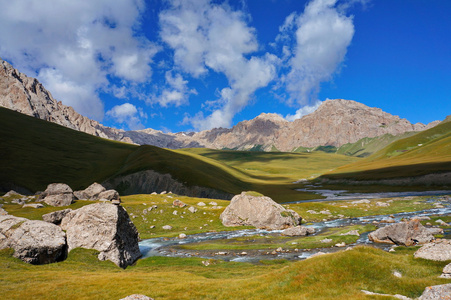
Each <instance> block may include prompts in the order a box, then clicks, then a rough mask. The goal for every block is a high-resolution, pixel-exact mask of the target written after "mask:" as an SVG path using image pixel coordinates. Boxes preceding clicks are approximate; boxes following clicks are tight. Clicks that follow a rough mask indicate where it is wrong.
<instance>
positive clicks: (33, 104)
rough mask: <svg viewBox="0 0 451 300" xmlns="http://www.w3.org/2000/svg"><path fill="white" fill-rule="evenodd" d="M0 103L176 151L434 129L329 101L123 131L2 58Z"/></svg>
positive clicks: (331, 141)
mask: <svg viewBox="0 0 451 300" xmlns="http://www.w3.org/2000/svg"><path fill="white" fill-rule="evenodd" d="M0 105H1V106H3V107H6V108H9V109H12V110H16V111H19V112H21V113H24V114H27V115H30V116H34V117H37V118H40V119H43V120H47V121H50V122H53V123H57V124H60V125H62V126H66V127H69V128H72V129H75V130H79V131H82V132H86V133H88V134H92V135H95V136H99V137H103V138H108V139H112V140H117V141H123V142H128V143H135V144H140V145H145V144H147V145H154V146H157V147H163V148H170V149H178V148H192V147H207V148H213V149H224V148H228V149H237V150H249V149H252V148H255V147H258V148H259V149H260V150H265V151H270V150H272V149H274V148H276V149H278V150H280V151H293V150H294V149H296V148H298V147H301V146H302V147H316V146H326V145H330V146H336V147H338V146H341V145H343V144H346V143H354V142H356V141H358V140H359V139H361V138H364V137H375V136H379V135H383V134H386V133H389V134H392V135H398V134H402V133H404V132H406V131H421V130H425V129H428V128H431V127H433V126H435V125H437V124H438V123H439V122H438V121H436V122H432V123H430V124H428V125H424V124H421V123H417V124H411V123H410V122H409V121H407V120H406V119H401V118H399V117H398V116H393V115H391V114H389V113H386V112H383V111H382V110H381V109H379V108H371V107H368V106H366V105H364V104H361V103H358V102H355V101H351V100H343V99H336V100H327V101H324V102H323V103H322V105H321V106H320V107H319V108H318V109H317V110H316V111H315V112H313V113H311V114H309V115H306V116H304V117H302V118H301V119H298V120H295V121H294V122H288V121H286V120H285V119H283V118H282V117H280V116H279V115H277V114H265V113H264V114H261V115H260V116H258V117H256V118H254V119H252V120H249V121H242V122H240V123H238V124H237V125H235V126H234V127H232V128H230V129H227V128H215V129H211V130H206V131H201V132H197V133H175V134H172V133H163V132H162V131H158V130H154V129H144V130H138V131H123V130H118V129H114V128H109V127H106V126H103V125H102V124H100V123H99V122H97V121H94V120H91V119H89V118H87V117H84V116H82V115H80V114H78V113H77V112H76V111H75V110H74V109H73V108H72V107H69V106H65V105H63V104H62V103H61V102H58V101H56V100H55V99H54V98H53V97H52V95H51V94H50V92H48V91H47V90H46V89H45V88H44V87H43V86H42V84H41V83H39V81H38V80H37V79H35V78H31V77H27V76H26V75H25V74H22V73H20V72H19V71H17V70H16V69H14V68H13V67H12V66H11V65H10V64H9V63H7V62H6V61H3V60H1V59H0Z"/></svg>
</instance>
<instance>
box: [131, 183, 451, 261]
mask: <svg viewBox="0 0 451 300" xmlns="http://www.w3.org/2000/svg"><path fill="white" fill-rule="evenodd" d="M448 194H450V193H449V192H448ZM409 196H410V195H409ZM416 196H418V193H417V194H416ZM384 197H385V196H384ZM365 198H371V197H365ZM379 198H382V197H379ZM349 199H360V198H347V200H349ZM335 200H338V199H336V198H335ZM340 200H341V199H340ZM435 200H436V199H431V201H435ZM442 204H443V206H445V207H444V208H434V209H428V210H423V211H416V212H408V213H398V214H393V215H391V216H392V217H394V220H395V221H396V222H400V221H401V219H408V218H412V217H422V216H431V215H449V214H451V205H450V203H448V202H445V201H443V202H442ZM389 217H390V216H389V215H375V216H366V217H358V218H346V219H335V220H330V221H324V222H317V223H313V224H311V225H306V226H307V227H314V228H315V229H316V232H315V234H319V233H321V232H323V231H324V230H326V229H327V228H334V227H344V226H350V225H365V224H372V223H373V222H375V221H376V222H380V221H382V220H384V219H387V218H389ZM281 232H282V230H272V231H268V230H263V229H245V230H235V231H223V232H205V233H200V234H195V235H188V236H187V237H186V238H185V239H179V238H170V239H168V238H153V239H147V240H143V241H141V242H140V243H139V247H140V250H141V253H142V254H143V258H146V257H150V256H169V257H192V256H198V257H204V258H215V259H224V260H227V261H246V262H258V261H260V260H262V259H289V260H300V259H305V258H308V257H309V256H311V255H313V254H315V253H318V252H320V251H321V252H325V253H330V252H335V251H339V250H343V248H338V247H332V248H316V249H309V250H299V252H289V253H277V254H276V255H267V251H268V249H264V250H244V251H246V252H247V254H246V255H240V254H239V253H240V252H242V251H238V250H235V251H230V252H227V254H225V253H221V255H218V254H217V253H215V252H214V251H211V252H202V253H201V254H199V255H196V251H192V250H178V249H174V246H177V245H183V244H192V243H199V242H202V241H209V240H220V239H233V238H237V237H244V236H257V235H258V236H265V235H279V234H280V233H281ZM449 235H451V233H450V232H449V231H445V237H446V236H449ZM369 244H371V245H372V246H375V247H378V248H382V249H384V250H388V249H390V247H391V245H388V244H375V243H372V242H371V241H369V240H368V232H367V233H364V234H361V235H360V238H359V239H358V240H357V242H356V243H354V244H349V245H346V246H347V247H353V246H356V245H369Z"/></svg>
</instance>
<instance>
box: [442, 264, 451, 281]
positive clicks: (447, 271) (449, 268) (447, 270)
mask: <svg viewBox="0 0 451 300" xmlns="http://www.w3.org/2000/svg"><path fill="white" fill-rule="evenodd" d="M440 278H451V264H447V265H446V266H445V267H444V268H443V271H442V275H440Z"/></svg>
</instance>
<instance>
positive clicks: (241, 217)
mask: <svg viewBox="0 0 451 300" xmlns="http://www.w3.org/2000/svg"><path fill="white" fill-rule="evenodd" d="M220 219H221V222H222V224H224V225H225V226H243V225H250V226H255V227H257V228H266V229H272V230H274V229H285V228H288V227H292V226H297V225H299V224H300V217H299V215H298V214H297V213H296V212H294V211H292V210H287V209H285V208H284V207H283V206H282V205H280V204H278V203H276V202H275V201H274V200H272V199H271V198H269V197H265V196H253V195H251V194H250V193H248V192H242V193H241V194H240V195H236V196H234V197H233V198H232V200H231V201H230V204H229V205H228V206H227V207H226V209H225V210H224V211H223V212H222V214H221V216H220Z"/></svg>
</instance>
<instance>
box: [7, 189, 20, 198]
mask: <svg viewBox="0 0 451 300" xmlns="http://www.w3.org/2000/svg"><path fill="white" fill-rule="evenodd" d="M3 197H5V198H6V197H20V198H22V197H24V195H22V194H19V193H18V192H16V191H14V190H10V191H9V192H7V193H6V194H5V195H3Z"/></svg>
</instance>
